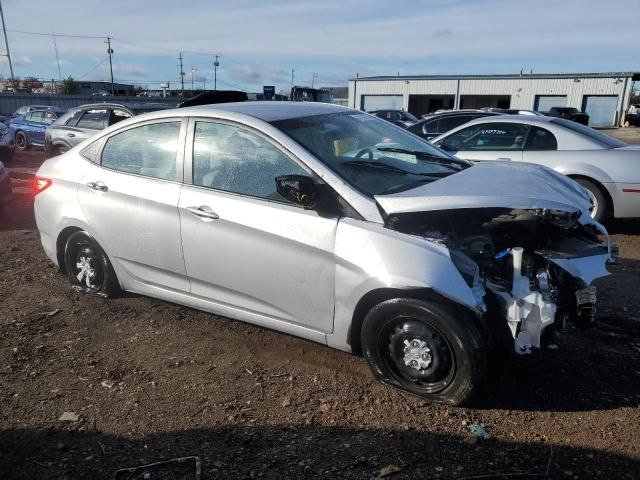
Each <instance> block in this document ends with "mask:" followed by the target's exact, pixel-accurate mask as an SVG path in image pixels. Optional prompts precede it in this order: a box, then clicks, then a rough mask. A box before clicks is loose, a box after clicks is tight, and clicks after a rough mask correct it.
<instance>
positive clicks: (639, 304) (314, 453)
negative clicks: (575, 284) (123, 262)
mask: <svg viewBox="0 0 640 480" xmlns="http://www.w3.org/2000/svg"><path fill="white" fill-rule="evenodd" d="M41 159H42V155H41V154H40V153H39V152H33V153H29V154H27V155H20V156H18V157H17V158H16V159H15V160H14V162H13V163H12V175H13V179H14V188H15V190H16V192H17V193H18V194H17V195H15V201H14V203H13V205H11V206H10V208H9V209H8V211H7V212H5V214H4V215H3V216H2V217H1V218H0V478H2V479H18V478H19V479H101V478H117V479H118V480H119V479H124V478H128V479H134V478H135V479H138V478H143V475H142V474H136V473H133V474H128V473H127V474H119V475H116V474H115V472H116V470H118V469H120V468H123V467H130V466H136V465H142V464H146V463H150V462H158V461H163V460H170V459H173V458H177V457H184V456H198V457H199V459H200V460H201V462H202V466H201V468H202V478H207V479H214V478H221V479H222V478H224V479H228V478H230V479H245V478H246V479H253V478H268V479H281V478H292V479H293V478H376V477H378V476H380V475H384V474H388V475H389V477H390V478H394V479H395V478H411V479H415V478H443V479H445V478H446V479H454V478H455V479H472V478H509V479H513V478H554V479H555V478H572V479H577V478H582V479H587V478H589V479H590V478H603V479H613V478H616V479H618V478H622V479H637V478H640V422H639V419H640V295H638V292H639V290H638V284H639V283H640V222H616V223H613V224H611V225H609V228H610V230H611V232H612V233H613V240H614V242H616V243H617V244H618V245H619V246H620V251H621V257H622V263H621V264H620V265H618V266H614V267H612V268H611V271H612V272H613V273H614V275H612V276H610V277H607V278H605V279H602V280H600V281H598V284H597V285H598V289H599V299H600V302H601V303H600V304H599V310H598V312H599V324H598V326H597V327H596V328H593V329H590V330H588V331H584V332H577V331H573V332H569V334H568V335H566V336H565V337H564V338H563V341H562V342H561V345H560V348H559V349H556V350H544V351H541V352H537V353H536V354H534V355H532V356H530V357H527V358H519V359H516V360H515V361H514V362H513V363H512V364H510V365H509V366H507V367H506V373H505V374H504V375H503V376H502V378H501V379H500V380H499V382H498V383H497V385H495V386H494V387H493V388H492V389H491V390H490V391H489V393H487V395H485V396H484V398H483V399H482V400H481V401H480V404H479V406H477V407H475V408H453V407H444V406H433V405H429V404H427V403H425V402H423V401H421V400H420V399H418V398H416V397H413V396H411V395H407V394H403V393H400V392H398V391H394V390H392V389H390V388H388V387H385V386H382V385H380V384H378V383H376V382H374V380H373V378H372V376H371V374H370V373H369V371H368V369H367V367H366V365H365V362H364V360H363V359H362V358H357V357H353V356H350V355H347V354H345V353H341V352H338V351H334V350H331V349H329V348H327V347H323V346H320V345H316V344H312V343H309V342H306V341H304V340H300V339H296V338H293V337H289V336H287V335H283V334H279V333H275V332H271V331H267V330H264V329H260V328H257V327H253V326H250V325H246V324H242V323H239V322H235V321H232V320H228V319H225V318H218V317H215V316H212V315H209V314H206V313H203V312H199V311H196V310H191V309H188V308H184V307H180V306H177V305H172V304H168V303H165V302H162V301H158V300H153V299H150V298H145V297H139V296H134V295H127V296H124V297H121V298H117V299H111V300H104V299H101V298H88V297H84V296H81V295H80V294H78V293H76V292H74V291H72V289H71V288H70V287H69V285H68V283H67V282H66V280H65V278H64V277H63V276H62V275H61V274H59V273H58V272H57V271H56V270H55V269H54V267H53V265H52V264H51V263H50V262H49V261H48V260H47V259H46V257H45V255H44V253H43V251H42V248H41V246H40V244H39V239H38V234H37V232H36V231H35V226H34V222H33V214H32V206H31V204H30V203H29V197H28V195H26V194H23V193H26V188H25V186H26V183H24V182H26V181H27V180H28V178H29V175H30V172H32V171H33V168H35V167H36V166H37V165H38V164H39V163H40V161H41ZM65 412H66V415H65ZM65 417H69V418H70V420H69V421H65V420H61V418H65ZM469 423H475V424H481V425H483V426H484V427H485V429H486V431H487V432H488V437H487V438H486V439H485V440H483V441H477V440H476V438H475V437H474V435H472V434H471V432H470V430H469V428H468V424H469ZM394 467H395V468H394ZM178 471H180V472H182V474H183V475H182V476H180V475H178V474H177V473H176V472H178ZM187 471H195V467H194V466H193V464H192V463H188V462H187V463H183V464H180V465H178V467H177V469H176V470H175V471H174V472H173V473H167V472H168V471H167V470H165V473H164V474H162V473H160V472H157V473H154V474H152V475H151V476H149V477H144V478H151V479H158V478H162V479H164V478H167V479H169V478H184V479H186V478H196V477H195V475H192V476H186V473H185V472H187ZM394 472H395V473H394Z"/></svg>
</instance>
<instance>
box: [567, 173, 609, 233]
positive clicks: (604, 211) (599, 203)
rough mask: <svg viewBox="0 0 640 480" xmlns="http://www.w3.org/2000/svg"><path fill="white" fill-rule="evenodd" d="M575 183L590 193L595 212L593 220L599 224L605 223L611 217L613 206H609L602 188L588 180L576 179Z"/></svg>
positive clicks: (593, 212)
mask: <svg viewBox="0 0 640 480" xmlns="http://www.w3.org/2000/svg"><path fill="white" fill-rule="evenodd" d="M575 181H576V182H578V183H579V184H580V185H581V186H582V187H584V188H585V189H586V190H587V192H589V196H590V197H591V200H592V201H593V210H591V216H592V217H593V219H594V220H595V221H597V222H599V223H602V222H604V221H605V220H606V219H607V217H608V216H609V209H610V208H611V205H609V199H608V198H607V196H606V194H605V193H604V192H603V191H602V188H600V187H599V186H598V185H596V184H595V183H594V182H592V181H591V180H587V179H586V178H576V179H575Z"/></svg>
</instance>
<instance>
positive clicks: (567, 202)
mask: <svg viewBox="0 0 640 480" xmlns="http://www.w3.org/2000/svg"><path fill="white" fill-rule="evenodd" d="M375 199H376V201H377V202H378V205H380V207H382V209H383V210H384V211H385V212H386V213H387V214H395V213H410V212H424V211H433V210H450V209H455V208H482V207H487V208H521V209H538V208H542V209H552V210H562V211H567V212H576V213H581V212H586V211H588V210H589V208H591V200H590V198H589V196H588V194H587V192H586V190H585V189H584V188H582V187H581V186H580V185H578V184H577V183H576V182H574V181H573V180H571V179H569V178H568V177H565V176H564V175H561V174H559V173H556V172H554V171H553V170H551V169H549V168H547V167H543V166H540V165H531V164H525V163H510V162H482V163H478V164H476V165H474V166H472V167H470V168H467V169H466V170H462V171H461V172H458V173H455V174H453V175H450V176H448V177H445V178H442V179H440V180H437V181H435V182H432V183H429V184H426V185H422V186H420V187H417V188H414V189H411V190H406V191H404V192H400V193H395V194H391V195H376V196H375Z"/></svg>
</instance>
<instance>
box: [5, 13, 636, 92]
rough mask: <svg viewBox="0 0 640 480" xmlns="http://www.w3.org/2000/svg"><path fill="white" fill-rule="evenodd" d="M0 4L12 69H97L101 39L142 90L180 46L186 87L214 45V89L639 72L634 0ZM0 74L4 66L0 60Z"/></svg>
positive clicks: (173, 83)
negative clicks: (384, 78) (381, 78)
mask: <svg viewBox="0 0 640 480" xmlns="http://www.w3.org/2000/svg"><path fill="white" fill-rule="evenodd" d="M2 7H3V10H4V15H5V22H6V28H7V36H8V40H9V49H10V52H11V57H12V60H13V66H14V72H15V75H16V76H19V77H26V76H35V77H38V78H41V79H52V78H55V79H58V78H59V77H60V76H61V77H63V78H66V77H68V76H72V77H73V78H74V79H76V80H109V61H108V55H107V45H106V44H105V41H106V37H107V36H110V37H111V38H112V40H111V42H112V43H111V46H112V48H113V50H114V54H113V72H114V77H115V81H116V82H123V83H134V84H136V85H142V86H144V87H145V88H149V89H158V88H159V85H160V84H161V83H166V82H169V84H170V87H171V88H176V87H178V86H179V83H180V75H179V71H180V70H179V67H178V53H179V52H180V51H182V52H183V58H184V60H183V71H184V72H185V76H184V79H185V87H186V88H189V87H190V86H191V82H192V78H193V84H194V87H195V88H202V87H206V88H212V87H213V76H214V72H213V62H214V59H215V55H216V54H217V55H219V59H218V61H219V62H220V66H219V68H218V72H217V78H218V83H217V87H218V89H242V90H246V91H251V92H257V91H261V90H262V86H263V85H275V86H276V91H280V90H288V89H289V88H290V86H291V71H292V69H293V71H294V72H293V75H294V83H295V84H296V85H304V86H310V85H311V84H312V82H313V83H314V85H315V86H346V85H347V82H348V79H349V78H353V77H355V76H356V75H359V76H361V77H362V76H371V75H397V74H398V73H399V74H400V75H419V74H425V75H431V74H492V73H519V72H520V71H521V70H524V71H525V72H530V71H533V72H534V73H562V72H564V73H567V72H571V73H581V72H604V71H640V54H638V45H639V44H638V35H639V33H640V30H639V29H638V22H639V21H640V1H638V0H609V1H607V2H603V1H602V0H396V1H390V0H368V1H364V0H316V1H313V2H310V1H304V0H271V1H268V2H266V1H264V0H263V1H257V0H209V1H205V0H191V1H188V2H187V1H183V2H176V1H175V0H171V1H168V0H154V1H149V0H146V1H140V0H138V1H136V0H128V1H122V0H110V1H108V2H104V1H103V0H102V1H97V0H64V1H53V0H2ZM25 32H32V33H25ZM34 33H38V34H39V35H35V34H34ZM52 33H55V34H56V37H55V44H56V45H55V46H57V51H58V58H59V62H58V61H57V60H56V48H55V46H54V37H53V36H52ZM63 35H66V36H63ZM69 36H70V37H69ZM85 37H87V38H85ZM0 53H4V45H2V44H1V43H0ZM58 64H59V67H60V74H59V73H58ZM0 75H2V76H3V77H5V78H6V77H8V76H9V67H8V63H7V61H6V57H2V59H0Z"/></svg>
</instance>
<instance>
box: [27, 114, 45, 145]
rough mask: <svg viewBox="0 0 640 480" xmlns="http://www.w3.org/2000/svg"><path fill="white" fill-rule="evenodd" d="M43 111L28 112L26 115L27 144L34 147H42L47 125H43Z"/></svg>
mask: <svg viewBox="0 0 640 480" xmlns="http://www.w3.org/2000/svg"><path fill="white" fill-rule="evenodd" d="M45 113H47V112H45V111H36V112H30V113H28V114H27V117H26V118H27V128H26V130H27V132H29V133H28V135H29V143H30V144H32V145H36V146H42V145H44V130H45V128H46V127H47V125H46V124H45V123H44V116H45Z"/></svg>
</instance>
